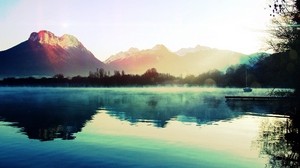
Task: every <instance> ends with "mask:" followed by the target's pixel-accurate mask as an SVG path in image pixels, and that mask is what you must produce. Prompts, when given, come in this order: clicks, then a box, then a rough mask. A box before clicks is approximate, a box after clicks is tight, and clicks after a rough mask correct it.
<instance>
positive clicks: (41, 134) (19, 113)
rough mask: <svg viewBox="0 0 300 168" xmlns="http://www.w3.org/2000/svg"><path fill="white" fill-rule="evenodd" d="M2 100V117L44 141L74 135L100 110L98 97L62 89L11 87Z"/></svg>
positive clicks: (3, 119) (3, 93) (0, 96)
mask: <svg viewBox="0 0 300 168" xmlns="http://www.w3.org/2000/svg"><path fill="white" fill-rule="evenodd" d="M0 99H1V101H0V120H2V121H7V122H9V123H10V125H11V126H14V127H18V128H20V129H21V132H22V133H24V134H26V135H27V136H28V138H30V139H39V140H42V141H47V140H53V139H55V138H61V139H73V138H75V136H74V135H73V134H74V133H76V132H80V131H81V129H82V127H83V126H84V125H85V123H86V122H87V121H89V120H91V118H92V116H93V115H94V114H95V113H96V109H97V102H96V101H95V100H97V99H93V98H92V97H90V96H89V95H78V94H74V93H73V91H63V90H62V89H52V90H51V89H50V90H48V89H45V90H43V89H41V90H39V89H33V91H31V90H30V89H24V88H21V89H12V90H10V89H8V90H4V91H2V92H1V94H0Z"/></svg>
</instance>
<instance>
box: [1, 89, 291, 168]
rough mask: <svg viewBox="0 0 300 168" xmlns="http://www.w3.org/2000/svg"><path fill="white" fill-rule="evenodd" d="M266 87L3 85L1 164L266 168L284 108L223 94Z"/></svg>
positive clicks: (237, 93) (258, 90)
mask: <svg viewBox="0 0 300 168" xmlns="http://www.w3.org/2000/svg"><path fill="white" fill-rule="evenodd" d="M268 91H270V90H268V89H256V90H254V91H253V92H252V93H243V92H242V90H241V89H221V88H185V87H157V88H38V87H37V88H27V87H2V88H0V100H1V101H0V135H1V136H0V149H1V150H0V167H266V166H267V167H268V166H269V167H271V166H272V161H273V160H272V157H271V156H270V155H269V153H268V152H266V150H270V149H269V148H268V149H266V148H265V147H264V146H266V144H268V142H267V141H266V138H264V137H265V134H266V133H268V131H270V126H272V125H274V123H277V125H280V124H278V123H285V122H286V121H287V117H286V116H285V115H284V113H282V112H284V108H286V107H285V105H280V104H278V103H276V104H274V103H267V102H258V103H253V102H250V103H249V102H226V101H225V99H224V96H225V95H244V94H250V95H265V94H266V93H267V92H268ZM277 125H276V124H275V126H277ZM272 149H273V148H272Z"/></svg>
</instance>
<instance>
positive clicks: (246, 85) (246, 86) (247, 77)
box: [246, 68, 248, 87]
mask: <svg viewBox="0 0 300 168" xmlns="http://www.w3.org/2000/svg"><path fill="white" fill-rule="evenodd" d="M247 84H248V73H247V68H246V87H248V86H247Z"/></svg>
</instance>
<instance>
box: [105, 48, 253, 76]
mask: <svg viewBox="0 0 300 168" xmlns="http://www.w3.org/2000/svg"><path fill="white" fill-rule="evenodd" d="M245 57H247V56H246V55H244V54H242V53H238V52H233V51H227V50H219V49H213V48H209V47H203V46H196V47H195V48H183V49H180V50H178V51H177V52H171V51H170V50H168V49H167V48H166V47H165V46H164V45H156V46H154V47H153V48H152V49H146V50H138V49H136V48H131V49H129V50H128V51H126V52H120V53H118V54H116V55H113V56H111V57H110V58H108V59H107V60H106V61H105V63H106V64H107V65H109V66H111V67H114V68H115V69H118V70H124V71H125V72H128V73H143V72H145V70H147V69H149V68H152V67H155V68H156V69H157V70H158V71H159V72H163V73H170V74H172V75H186V74H199V73H203V72H206V71H208V70H211V69H220V70H222V69H225V68H227V67H228V66H230V65H233V64H238V63H241V61H242V60H244V59H245Z"/></svg>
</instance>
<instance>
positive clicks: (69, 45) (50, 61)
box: [0, 30, 106, 77]
mask: <svg viewBox="0 0 300 168" xmlns="http://www.w3.org/2000/svg"><path fill="white" fill-rule="evenodd" d="M99 67H102V68H105V67H106V65H105V64H104V63H102V62H101V61H99V60H98V59H97V58H96V57H95V56H94V55H93V54H92V53H91V52H90V51H88V50H87V49H86V48H85V47H84V46H83V45H82V43H81V42H79V41H78V39H77V38H76V37H74V36H72V35H63V36H61V37H57V36H55V35H54V34H53V33H51V32H49V31H46V30H42V31H39V32H33V33H31V34H30V36H29V38H28V40H26V41H24V42H22V43H20V44H19V45H16V46H14V47H12V48H10V49H8V50H5V51H1V52H0V77H8V76H53V75H55V74H58V73H61V74H64V75H65V76H75V75H84V76H87V75H88V73H89V71H95V69H96V68H99Z"/></svg>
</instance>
